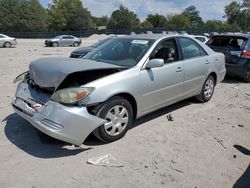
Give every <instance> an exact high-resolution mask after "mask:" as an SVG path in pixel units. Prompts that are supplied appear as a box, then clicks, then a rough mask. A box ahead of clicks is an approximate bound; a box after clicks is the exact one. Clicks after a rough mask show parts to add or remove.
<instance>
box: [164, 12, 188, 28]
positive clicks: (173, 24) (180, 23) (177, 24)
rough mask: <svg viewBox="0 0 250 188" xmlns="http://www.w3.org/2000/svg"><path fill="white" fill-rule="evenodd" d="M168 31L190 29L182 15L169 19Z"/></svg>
mask: <svg viewBox="0 0 250 188" xmlns="http://www.w3.org/2000/svg"><path fill="white" fill-rule="evenodd" d="M168 25H169V28H170V29H189V28H191V23H190V20H189V18H188V17H187V16H185V15H183V14H178V15H174V16H172V17H170V18H169V24H168Z"/></svg>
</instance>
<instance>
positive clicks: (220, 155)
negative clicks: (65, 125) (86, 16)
mask: <svg viewBox="0 0 250 188" xmlns="http://www.w3.org/2000/svg"><path fill="white" fill-rule="evenodd" d="M99 38H102V37H98V36H95V37H91V38H89V39H83V44H82V46H87V45H90V44H91V43H93V42H95V41H96V40H97V39H99ZM43 42H44V40H24V39H19V40H18V46H17V47H16V48H10V49H6V48H0V67H1V69H0V88H1V89H0V98H1V103H0V118H1V126H0V188H9V187H25V188H27V187H39V188H40V187H41V188H44V187H59V188H61V187H129V188H132V187H178V188H179V187H193V188H195V187H197V188H199V187H216V188H220V187H221V188H226V187H250V165H249V162H250V84H246V83H242V82H241V81H240V80H237V79H228V78H227V79H226V80H225V81H224V82H223V83H221V84H219V85H218V86H217V87H216V91H215V94H214V96H213V98H212V100H211V101H210V102H208V103H206V104H200V103H197V102H196V101H195V100H194V99H189V100H186V101H183V102H180V103H178V104H175V105H172V106H170V107H167V108H164V109H162V110H159V111H157V112H155V113H152V114H150V115H147V116H146V117H144V118H142V119H140V120H138V121H136V122H135V123H134V126H133V127H132V128H131V129H130V130H129V131H128V133H127V134H126V136H125V137H124V138H122V139H121V140H119V141H117V142H114V143H111V144H102V143H101V142H99V141H98V140H96V139H95V138H94V137H93V136H90V137H89V138H88V139H87V140H86V141H85V142H84V144H83V145H82V146H81V147H80V148H74V146H71V145H67V144H64V143H62V142H59V141H56V140H54V139H52V138H50V137H47V136H46V135H43V134H40V133H38V132H37V131H36V129H34V128H33V127H32V126H31V125H30V124H29V123H28V122H26V121H25V120H23V119H22V118H20V117H19V116H18V115H16V114H15V113H14V111H13V109H12V107H11V101H12V99H13V96H14V93H15V88H16V85H15V84H13V83H12V81H13V79H14V78H15V77H16V76H17V75H18V74H19V73H22V72H24V71H26V70H27V69H28V65H29V63H30V62H31V61H32V60H35V59H37V58H40V57H46V56H62V57H67V56H68V55H69V53H70V52H71V51H72V50H73V49H74V48H71V47H67V48H45V47H43V46H42V45H43ZM168 114H171V115H172V117H173V121H168V119H167V115H168ZM105 154H112V155H113V156H114V157H115V158H116V159H117V160H118V162H119V163H122V164H123V165H124V166H123V167H119V168H114V167H103V166H94V165H90V164H87V163H86V162H87V160H88V159H89V158H93V157H98V156H101V155H105Z"/></svg>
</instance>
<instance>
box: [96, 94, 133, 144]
mask: <svg viewBox="0 0 250 188" xmlns="http://www.w3.org/2000/svg"><path fill="white" fill-rule="evenodd" d="M96 109H98V110H97V111H98V112H97V114H96V115H97V116H99V117H101V118H103V119H106V120H107V123H105V124H104V125H101V126H100V127H98V128H97V129H96V130H95V131H94V132H93V133H94V135H95V136H96V137H97V138H98V139H100V140H101V141H103V142H114V141H116V140H119V139H120V138H122V137H123V136H124V135H125V134H126V132H127V131H128V129H129V127H130V125H131V124H132V120H133V110H132V106H131V104H130V103H129V101H127V100H126V99H125V98H122V97H113V98H111V99H109V100H108V101H107V102H105V103H104V104H103V105H101V106H97V107H96ZM93 111H95V110H93Z"/></svg>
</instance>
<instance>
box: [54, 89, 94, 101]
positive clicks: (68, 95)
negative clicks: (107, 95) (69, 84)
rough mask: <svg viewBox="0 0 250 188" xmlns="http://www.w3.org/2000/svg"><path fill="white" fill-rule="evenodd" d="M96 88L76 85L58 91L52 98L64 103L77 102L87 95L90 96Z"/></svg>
mask: <svg viewBox="0 0 250 188" xmlns="http://www.w3.org/2000/svg"><path fill="white" fill-rule="evenodd" d="M94 90H95V88H93V87H76V88H66V89H61V90H58V91H56V92H55V93H54V94H53V95H52V96H51V99H52V100H54V101H56V102H59V103H63V104H76V103H77V102H79V101H81V100H82V99H84V98H85V97H87V96H89V95H90V94H91V93H92V92H93V91H94Z"/></svg>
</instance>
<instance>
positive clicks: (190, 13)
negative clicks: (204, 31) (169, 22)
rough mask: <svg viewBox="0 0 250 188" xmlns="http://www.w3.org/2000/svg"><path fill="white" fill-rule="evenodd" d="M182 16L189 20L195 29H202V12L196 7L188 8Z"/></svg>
mask: <svg viewBox="0 0 250 188" xmlns="http://www.w3.org/2000/svg"><path fill="white" fill-rule="evenodd" d="M182 14H183V15H184V16H186V17H187V18H189V20H190V23H191V26H192V27H193V28H200V27H201V26H202V25H203V20H202V18H201V17H200V12H199V11H198V10H197V9H196V7H195V6H190V7H188V8H186V9H185V10H184V11H183V12H182Z"/></svg>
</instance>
